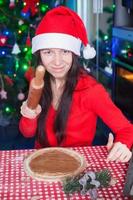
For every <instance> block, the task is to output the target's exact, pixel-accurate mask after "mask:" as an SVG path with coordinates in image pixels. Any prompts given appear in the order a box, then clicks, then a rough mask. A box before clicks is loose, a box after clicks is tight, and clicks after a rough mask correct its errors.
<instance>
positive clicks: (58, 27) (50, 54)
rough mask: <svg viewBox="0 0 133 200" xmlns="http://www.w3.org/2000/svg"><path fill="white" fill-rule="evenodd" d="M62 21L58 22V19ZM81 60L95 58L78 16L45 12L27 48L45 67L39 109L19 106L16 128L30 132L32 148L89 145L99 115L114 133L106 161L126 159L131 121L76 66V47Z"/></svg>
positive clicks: (57, 10)
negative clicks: (33, 144)
mask: <svg viewBox="0 0 133 200" xmlns="http://www.w3.org/2000/svg"><path fill="white" fill-rule="evenodd" d="M61 20H63V23H61ZM81 44H83V45H84V46H85V48H84V49H83V56H84V57H85V58H87V59H88V58H92V57H93V56H95V51H94V49H93V48H92V47H90V45H89V44H88V39H87V34H86V30H85V27H84V25H83V22H82V20H81V19H80V18H79V16H78V15H77V14H76V13H75V12H74V11H72V10H70V9H69V8H66V7H63V6H59V7H57V8H54V9H52V10H51V11H49V12H47V14H46V15H45V16H44V18H43V19H42V21H41V22H40V24H39V26H38V28H37V31H36V36H35V37H34V38H33V43H32V51H33V53H37V54H38V56H39V64H42V65H43V66H44V68H45V70H46V72H45V76H44V83H45V84H44V89H43V92H42V97H41V101H40V106H41V110H40V113H38V112H36V109H37V108H36V109H35V113H36V115H34V116H33V117H31V116H30V115H28V112H25V107H26V106H27V105H26V102H25V106H23V105H22V107H21V113H22V115H23V116H22V118H21V120H20V131H21V132H22V134H23V135H24V136H25V137H33V136H35V135H36V142H35V148H42V147H48V146H50V147H54V146H61V147H72V146H87V145H91V144H92V142H93V139H94V136H95V130H96V121H97V117H98V116H99V117H100V118H101V119H102V120H103V121H104V122H105V123H106V124H107V125H108V126H109V127H110V128H111V129H112V131H113V132H114V134H115V142H114V143H113V138H112V136H109V141H108V144H107V148H108V149H109V150H110V151H109V155H108V158H107V159H108V160H111V161H114V160H115V161H121V162H127V161H128V160H129V159H130V158H131V151H130V148H131V147H132V145H133V125H132V124H131V123H130V122H129V121H128V120H127V119H126V118H125V117H124V116H123V114H122V112H121V111H120V110H119V109H118V108H117V107H116V106H115V105H114V103H113V102H112V101H111V99H110V97H109V95H108V93H107V92H106V90H105V89H104V87H103V86H102V85H101V84H100V83H98V82H97V81H96V80H95V79H94V78H93V77H92V76H90V75H89V74H88V73H87V72H86V71H85V70H84V69H83V68H82V67H81V66H80V65H79V56H80V47H81Z"/></svg>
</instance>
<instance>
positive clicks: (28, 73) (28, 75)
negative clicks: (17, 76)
mask: <svg viewBox="0 0 133 200" xmlns="http://www.w3.org/2000/svg"><path fill="white" fill-rule="evenodd" d="M34 74H35V70H34V68H33V67H29V68H28V69H27V71H26V72H25V74H24V77H25V78H26V80H27V81H29V82H30V81H31V80H32V78H33V77H34Z"/></svg>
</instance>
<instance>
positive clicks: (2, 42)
mask: <svg viewBox="0 0 133 200" xmlns="http://www.w3.org/2000/svg"><path fill="white" fill-rule="evenodd" d="M6 41H7V36H5V35H1V36H0V46H1V47H2V46H5V44H6Z"/></svg>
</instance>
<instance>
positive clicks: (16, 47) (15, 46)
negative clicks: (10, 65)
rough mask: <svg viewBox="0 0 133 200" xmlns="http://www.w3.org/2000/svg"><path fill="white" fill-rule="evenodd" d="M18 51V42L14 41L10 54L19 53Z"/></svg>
mask: <svg viewBox="0 0 133 200" xmlns="http://www.w3.org/2000/svg"><path fill="white" fill-rule="evenodd" d="M20 52H21V51H20V48H19V46H18V44H17V43H15V44H14V46H13V49H12V54H15V55H17V54H19V53H20Z"/></svg>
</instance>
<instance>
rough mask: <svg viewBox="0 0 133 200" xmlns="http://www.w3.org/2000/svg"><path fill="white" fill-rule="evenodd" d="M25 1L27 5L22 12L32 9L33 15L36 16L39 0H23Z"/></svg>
mask: <svg viewBox="0 0 133 200" xmlns="http://www.w3.org/2000/svg"><path fill="white" fill-rule="evenodd" d="M23 2H24V3H25V4H26V5H25V6H24V8H23V9H22V12H24V13H27V12H28V11H29V10H30V11H31V15H32V16H34V15H35V14H36V13H37V11H38V9H37V3H39V0H23Z"/></svg>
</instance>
